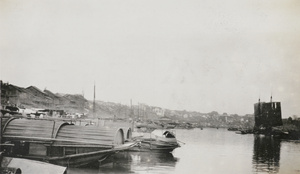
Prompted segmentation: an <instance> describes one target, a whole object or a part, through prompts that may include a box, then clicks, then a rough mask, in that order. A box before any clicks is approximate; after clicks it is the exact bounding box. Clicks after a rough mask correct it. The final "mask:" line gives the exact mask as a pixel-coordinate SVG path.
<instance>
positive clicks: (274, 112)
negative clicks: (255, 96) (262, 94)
mask: <svg viewBox="0 0 300 174" xmlns="http://www.w3.org/2000/svg"><path fill="white" fill-rule="evenodd" d="M254 117H255V127H259V126H264V127H273V126H281V125H282V118H281V104H280V102H269V103H265V102H259V103H255V104H254Z"/></svg>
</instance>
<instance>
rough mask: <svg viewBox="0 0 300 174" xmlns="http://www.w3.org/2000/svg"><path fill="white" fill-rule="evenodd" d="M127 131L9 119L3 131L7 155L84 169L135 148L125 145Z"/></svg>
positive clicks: (47, 121)
mask: <svg viewBox="0 0 300 174" xmlns="http://www.w3.org/2000/svg"><path fill="white" fill-rule="evenodd" d="M123 129H124V128H103V127H96V126H76V125H73V124H70V123H66V122H62V121H54V120H29V119H14V118H12V119H10V120H8V121H7V122H6V123H5V125H4V127H3V137H2V142H3V144H10V145H11V146H4V148H5V152H6V153H5V155H6V156H10V157H21V158H26V159H34V160H40V161H46V162H50V163H53V164H58V165H62V166H74V167H78V166H83V165H87V164H89V163H91V162H95V161H96V162H97V161H101V160H104V159H106V158H107V157H108V156H110V155H112V154H114V153H116V152H119V151H123V150H128V149H130V148H132V147H133V146H135V145H136V143H135V142H128V143H125V136H124V130H123Z"/></svg>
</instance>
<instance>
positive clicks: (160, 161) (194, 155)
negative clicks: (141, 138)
mask: <svg viewBox="0 0 300 174" xmlns="http://www.w3.org/2000/svg"><path fill="white" fill-rule="evenodd" d="M175 132H176V136H177V139H178V140H179V141H181V142H182V143H181V147H180V148H177V149H175V150H174V151H173V153H167V154H164V153H145V152H125V153H119V154H116V155H114V156H112V157H110V158H109V159H107V160H106V161H105V162H104V163H103V164H101V165H100V167H99V166H91V167H86V168H69V169H68V171H67V172H68V174H73V173H74V174H81V173H86V174H116V173H118V174H119V173H125V174H129V173H130V174H132V173H137V174H149V173H151V174H152V173H154V174H173V173H176V174H184V173H189V174H198V173H203V174H204V173H205V174H235V173H236V174H247V173H248V174H255V173H257V174H262V173H282V174H300V141H281V140H278V139H273V138H272V137H267V136H262V135H253V134H246V135H241V134H236V133H235V132H231V131H227V129H214V128H204V129H203V130H201V129H190V130H185V129H178V130H176V131H175Z"/></svg>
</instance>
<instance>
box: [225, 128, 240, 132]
mask: <svg viewBox="0 0 300 174" xmlns="http://www.w3.org/2000/svg"><path fill="white" fill-rule="evenodd" d="M227 130H228V131H238V130H239V129H238V128H236V127H230V128H228V129H227Z"/></svg>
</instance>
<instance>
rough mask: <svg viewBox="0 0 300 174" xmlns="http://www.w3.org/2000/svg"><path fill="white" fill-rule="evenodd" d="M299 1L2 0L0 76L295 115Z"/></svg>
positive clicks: (124, 97)
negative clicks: (277, 106) (271, 106)
mask: <svg viewBox="0 0 300 174" xmlns="http://www.w3.org/2000/svg"><path fill="white" fill-rule="evenodd" d="M299 19H300V1H299V0H285V1H282V0H265V1H261V0H244V1H240V0H227V1H222V0H163V1H162V0H138V1H136V0H127V1H124V0H109V1H104V0H88V1H87V0H72V1H67V0H27V1H18V0H2V1H0V38H1V39H0V79H1V80H3V81H4V82H9V83H11V84H14V85H17V86H20V87H28V86H31V85H33V86H36V87H38V88H40V89H41V90H44V89H48V90H50V91H52V92H54V93H70V94H84V96H85V97H86V98H87V99H90V100H92V99H93V88H94V84H95V85H96V99H97V100H101V101H110V102H117V103H122V104H126V105H129V104H130V100H131V99H132V102H133V104H137V103H145V104H148V105H153V106H159V107H163V108H168V109H176V110H187V111H198V112H204V113H205V112H211V111H217V112H219V113H224V112H226V113H230V114H239V115H244V114H252V113H253V112H254V106H253V104H254V103H256V102H257V101H258V99H259V98H260V99H261V101H265V102H269V101H270V96H271V94H272V96H273V101H279V102H281V105H282V114H283V117H285V118H287V117H289V116H292V115H298V116H299V117H300V107H299V106H300V94H299V89H300V80H299V79H300V20H299Z"/></svg>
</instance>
